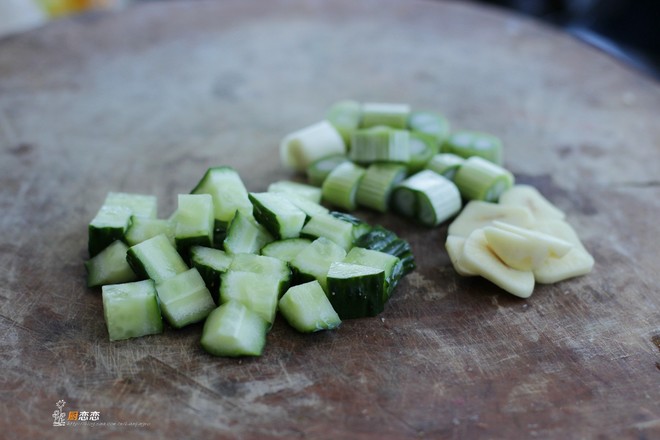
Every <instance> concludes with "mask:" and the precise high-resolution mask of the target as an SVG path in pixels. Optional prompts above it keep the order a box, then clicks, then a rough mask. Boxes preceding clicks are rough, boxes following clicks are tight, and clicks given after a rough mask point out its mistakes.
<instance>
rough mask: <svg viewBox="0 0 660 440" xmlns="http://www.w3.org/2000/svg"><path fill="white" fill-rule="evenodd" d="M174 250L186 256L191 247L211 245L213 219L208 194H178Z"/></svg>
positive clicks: (213, 226)
mask: <svg viewBox="0 0 660 440" xmlns="http://www.w3.org/2000/svg"><path fill="white" fill-rule="evenodd" d="M175 218H176V230H175V235H174V236H175V239H176V248H177V250H178V251H179V253H181V254H182V255H184V256H186V257H187V256H188V254H189V250H190V247H191V246H195V245H199V246H208V247H211V246H212V245H213V232H214V229H215V219H214V217H213V199H212V198H211V196H210V195H209V194H179V197H178V208H177V210H176V217H175Z"/></svg>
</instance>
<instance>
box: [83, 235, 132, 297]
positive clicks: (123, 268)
mask: <svg viewBox="0 0 660 440" xmlns="http://www.w3.org/2000/svg"><path fill="white" fill-rule="evenodd" d="M126 252H128V246H127V245H126V243H124V242H122V241H119V240H117V241H115V242H114V243H112V244H111V245H110V246H108V247H106V248H105V249H103V250H102V251H101V252H99V253H98V254H96V256H94V257H92V258H91V259H89V260H87V261H86V262H85V269H86V270H87V286H88V287H95V286H102V285H104V284H120V283H128V282H130V281H135V280H136V279H137V276H136V275H135V272H133V269H131V266H130V265H129V264H128V262H127V261H126Z"/></svg>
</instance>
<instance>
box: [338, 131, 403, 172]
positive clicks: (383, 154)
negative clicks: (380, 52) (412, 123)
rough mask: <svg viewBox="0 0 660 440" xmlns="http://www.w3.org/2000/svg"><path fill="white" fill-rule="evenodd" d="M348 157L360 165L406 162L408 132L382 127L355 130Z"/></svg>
mask: <svg viewBox="0 0 660 440" xmlns="http://www.w3.org/2000/svg"><path fill="white" fill-rule="evenodd" d="M348 157H349V159H351V160H352V161H353V162H356V163H360V164H370V163H373V162H404V163H405V162H408V161H409V160H410V132H409V131H408V130H397V129H394V128H390V127H384V126H379V127H372V128H365V129H360V130H356V131H355V132H353V137H352V138H351V151H350V152H349V156H348Z"/></svg>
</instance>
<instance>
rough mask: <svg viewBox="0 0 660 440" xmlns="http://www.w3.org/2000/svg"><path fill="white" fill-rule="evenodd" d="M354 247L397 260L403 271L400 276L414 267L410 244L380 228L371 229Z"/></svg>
mask: <svg viewBox="0 0 660 440" xmlns="http://www.w3.org/2000/svg"><path fill="white" fill-rule="evenodd" d="M355 246H358V247H361V248H365V249H371V250H374V251H381V252H384V253H386V254H390V255H394V256H395V257H397V258H399V259H400V260H401V266H402V269H403V275H402V276H405V275H407V274H409V273H410V272H412V271H413V270H414V269H415V267H416V264H415V257H414V256H413V254H412V250H411V249H410V244H409V243H408V242H407V241H406V240H403V239H401V238H399V237H398V236H397V235H396V234H395V233H394V232H392V231H390V230H389V229H385V228H383V227H382V226H374V227H373V228H371V230H370V231H369V232H367V233H366V234H364V235H362V236H361V237H360V238H358V239H357V240H356V242H355Z"/></svg>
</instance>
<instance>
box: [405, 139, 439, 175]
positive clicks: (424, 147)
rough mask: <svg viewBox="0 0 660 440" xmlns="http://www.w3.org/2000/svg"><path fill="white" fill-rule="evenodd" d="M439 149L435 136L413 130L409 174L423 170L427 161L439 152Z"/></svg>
mask: <svg viewBox="0 0 660 440" xmlns="http://www.w3.org/2000/svg"><path fill="white" fill-rule="evenodd" d="M438 149H439V145H438V143H437V142H436V140H435V138H434V137H433V136H431V135H429V134H426V133H422V132H418V131H411V132H410V146H409V150H410V159H409V160H408V174H415V173H416V172H418V171H421V170H423V169H424V167H425V165H426V164H427V162H428V161H429V160H431V158H432V157H433V156H435V155H436V154H437V153H438Z"/></svg>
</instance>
